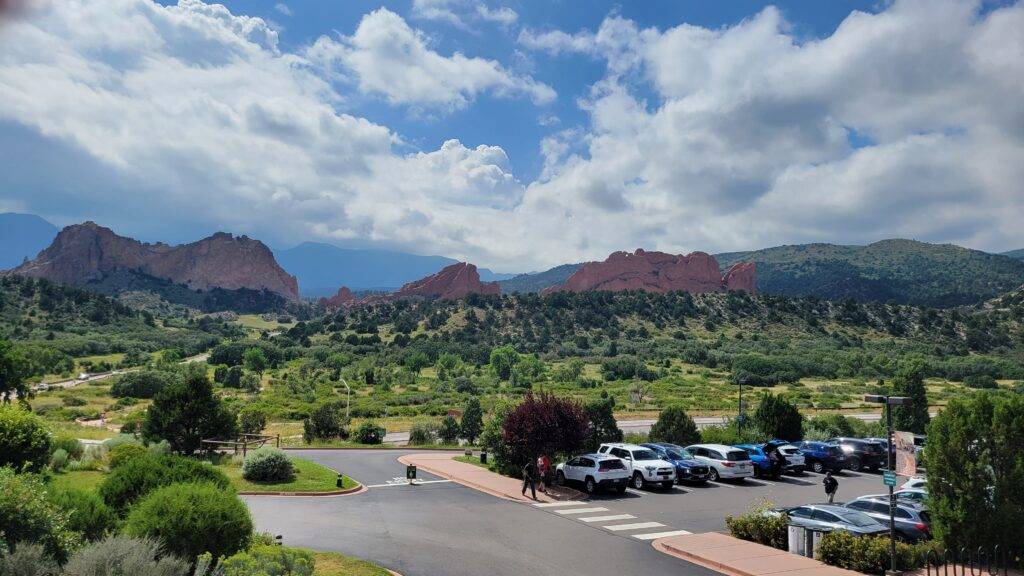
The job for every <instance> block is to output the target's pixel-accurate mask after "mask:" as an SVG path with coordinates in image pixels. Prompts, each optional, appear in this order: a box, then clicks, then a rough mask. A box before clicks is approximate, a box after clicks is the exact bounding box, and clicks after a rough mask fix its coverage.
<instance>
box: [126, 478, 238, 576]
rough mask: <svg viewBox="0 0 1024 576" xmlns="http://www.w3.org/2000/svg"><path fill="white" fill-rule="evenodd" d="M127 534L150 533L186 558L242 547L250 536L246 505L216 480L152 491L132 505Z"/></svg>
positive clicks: (152, 536)
mask: <svg viewBox="0 0 1024 576" xmlns="http://www.w3.org/2000/svg"><path fill="white" fill-rule="evenodd" d="M125 533H127V534H129V535H131V536H140V537H149V538H154V539H156V540H158V541H159V542H160V543H161V544H163V546H164V549H165V550H167V551H168V552H170V553H173V554H177V555H179V556H181V557H182V558H185V559H187V560H194V559H195V558H196V557H198V556H199V555H200V554H203V553H205V552H209V553H210V554H211V555H212V556H213V557H214V558H219V557H221V556H228V555H231V554H234V553H235V552H238V551H239V550H242V549H244V548H245V547H246V545H248V544H249V539H250V538H251V537H252V518H251V517H250V516H249V510H248V509H247V508H246V507H245V504H243V503H242V501H241V500H239V499H238V497H237V496H235V495H234V494H233V493H231V492H227V491H225V490H222V489H220V488H218V487H217V486H215V485H213V484H172V485H170V486H165V487H163V488H159V489H157V490H155V491H153V492H152V493H151V494H149V495H148V496H146V497H145V498H144V499H143V500H141V501H140V502H139V503H138V504H137V505H135V506H134V507H133V508H132V511H131V514H129V515H128V520H127V522H126V523H125Z"/></svg>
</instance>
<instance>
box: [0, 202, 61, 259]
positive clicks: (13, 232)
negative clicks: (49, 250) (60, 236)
mask: <svg viewBox="0 0 1024 576" xmlns="http://www.w3.org/2000/svg"><path fill="white" fill-rule="evenodd" d="M57 231H58V230H57V227H56V226H54V225H53V224H50V223H49V222H47V221H46V220H43V219H42V218H40V217H39V216H36V215H34V214H15V213H14V212H5V213H3V214H0V270H6V269H8V268H14V267H15V266H18V265H19V264H21V263H22V262H24V261H25V259H26V258H27V259H29V260H31V259H33V258H35V257H36V254H39V252H40V251H41V250H42V249H43V248H46V247H47V246H49V245H50V242H53V239H54V238H55V237H56V236H57Z"/></svg>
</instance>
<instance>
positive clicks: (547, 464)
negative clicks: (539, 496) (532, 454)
mask: <svg viewBox="0 0 1024 576" xmlns="http://www.w3.org/2000/svg"><path fill="white" fill-rule="evenodd" d="M550 471H551V459H550V458H548V457H547V455H544V456H541V457H540V458H537V472H538V473H539V475H540V491H541V492H547V483H548V473H549V472H550Z"/></svg>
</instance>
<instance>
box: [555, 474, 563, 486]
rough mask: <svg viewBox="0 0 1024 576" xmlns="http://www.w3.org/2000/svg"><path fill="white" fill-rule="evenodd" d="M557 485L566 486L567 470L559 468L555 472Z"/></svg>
mask: <svg viewBox="0 0 1024 576" xmlns="http://www.w3.org/2000/svg"><path fill="white" fill-rule="evenodd" d="M555 486H565V472H562V471H561V470H559V471H558V472H557V473H556V474H555Z"/></svg>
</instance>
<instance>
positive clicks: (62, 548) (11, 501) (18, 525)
mask: <svg viewBox="0 0 1024 576" xmlns="http://www.w3.org/2000/svg"><path fill="white" fill-rule="evenodd" d="M0 527H3V530H0V538H2V540H0V545H6V547H7V548H8V549H10V548H12V547H13V546H14V544H15V543H17V542H25V543H35V544H39V545H41V546H42V547H43V548H45V549H46V553H47V554H48V555H50V556H51V557H53V558H54V559H56V560H57V561H63V560H65V559H66V558H67V554H68V553H69V552H70V551H71V550H72V549H74V547H75V546H76V545H77V544H78V541H79V536H78V534H76V533H74V532H73V531H71V529H70V528H69V527H68V513H67V512H62V511H61V510H60V509H59V508H57V507H56V506H54V505H53V504H52V503H51V502H50V501H49V500H48V499H47V496H46V490H45V487H44V486H43V484H42V482H41V481H40V480H39V479H38V478H37V477H35V476H32V475H29V474H15V473H14V470H12V469H10V468H0Z"/></svg>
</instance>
